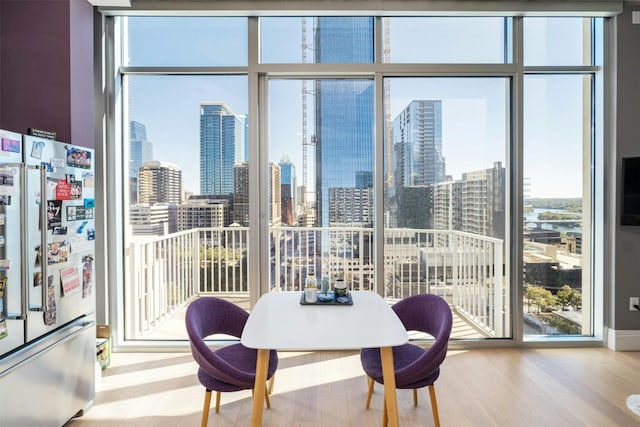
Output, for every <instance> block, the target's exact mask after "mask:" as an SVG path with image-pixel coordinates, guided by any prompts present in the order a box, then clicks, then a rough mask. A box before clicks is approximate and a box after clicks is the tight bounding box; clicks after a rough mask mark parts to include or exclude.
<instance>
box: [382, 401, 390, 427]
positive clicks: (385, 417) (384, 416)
mask: <svg viewBox="0 0 640 427" xmlns="http://www.w3.org/2000/svg"><path fill="white" fill-rule="evenodd" d="M388 425H389V413H388V412H387V399H386V398H385V399H382V427H387V426H388Z"/></svg>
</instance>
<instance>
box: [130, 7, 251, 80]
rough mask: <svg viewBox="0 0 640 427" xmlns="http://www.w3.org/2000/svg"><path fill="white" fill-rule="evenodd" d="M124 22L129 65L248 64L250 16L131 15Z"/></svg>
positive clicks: (192, 65)
mask: <svg viewBox="0 0 640 427" xmlns="http://www.w3.org/2000/svg"><path fill="white" fill-rule="evenodd" d="M123 25H124V26H125V32H126V37H125V39H124V40H125V46H124V57H123V64H124V65H127V66H135V67H151V66H161V67H205V66H210V67H212V66H246V65H247V46H248V44H247V18H228V17H224V18H221V17H189V16H181V17H175V16H174V17H166V16H164V17H162V16H130V17H127V18H125V19H124V20H123Z"/></svg>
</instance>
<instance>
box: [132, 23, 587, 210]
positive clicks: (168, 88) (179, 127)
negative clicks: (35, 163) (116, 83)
mask: <svg viewBox="0 0 640 427" xmlns="http://www.w3.org/2000/svg"><path fill="white" fill-rule="evenodd" d="M195 21H196V22H199V21H198V20H195ZM223 21H224V20H223ZM236 21H237V20H236ZM275 21H276V22H279V21H278V20H277V19H276V20H275ZM296 22H297V24H296ZM471 22H473V21H471ZM265 23H266V21H265ZM273 24H274V25H272V26H274V27H275V26H276V25H275V22H274V23H273ZM291 24H292V25H291V26H292V27H294V26H295V25H298V26H299V21H295V20H292V21H291ZM225 28H226V27H225ZM130 30H131V36H134V35H135V34H136V32H137V31H146V30H148V27H146V26H141V27H140V28H135V26H134V27H131V28H130ZM407 32H408V33H410V31H407ZM234 34H235V33H234ZM396 34H397V30H396V32H394V33H392V35H393V37H392V44H391V46H392V49H393V53H394V55H392V57H395V56H396V54H397V55H398V57H401V53H402V52H399V50H400V49H401V47H402V46H403V44H402V40H401V37H402V34H397V35H396ZM267 35H268V34H267ZM267 35H265V37H266V36H267ZM236 36H237V34H236ZM443 42H446V40H443ZM135 43H136V42H135V40H134V41H133V42H132V45H134V44H135ZM527 43H530V42H527ZM291 45H293V43H291ZM411 45H412V43H410V42H407V43H406V46H411ZM534 47H535V44H534V45H533V47H532V48H531V49H532V50H534V51H535V52H534V53H535V55H536V56H535V58H537V57H538V56H540V55H541V53H540V51H539V49H540V48H539V47H536V48H535V49H534ZM221 48H222V51H221V52H220V57H222V58H226V57H227V55H229V54H231V53H230V52H229V49H226V47H225V46H221ZM130 50H136V49H134V46H131V49H130ZM195 50H196V48H194V51H195ZM200 51H201V50H197V52H198V55H200ZM136 52H137V53H136V55H135V57H136V58H142V57H145V55H146V56H149V57H152V56H153V55H155V54H157V52H155V53H154V52H153V50H151V49H147V51H144V49H140V48H139V49H138V50H136ZM185 55H186V54H185ZM183 56H184V55H183ZM232 56H233V58H236V59H234V60H233V61H234V62H232V63H239V64H240V65H242V61H243V60H242V59H238V58H241V56H242V55H239V54H238V52H237V51H236V52H234V53H233V54H232ZM531 57H534V56H532V55H530V56H528V58H531ZM140 61H142V62H143V63H151V64H153V63H154V62H153V60H149V61H146V62H145V61H143V60H142V59H140ZM156 61H157V60H156ZM244 62H245V63H246V57H245V59H244ZM274 62H277V61H274ZM220 65H222V64H220ZM127 78H128V79H129V82H130V83H129V87H130V90H131V95H130V113H129V117H130V119H131V120H135V121H138V122H141V123H144V124H145V125H146V126H147V133H148V135H147V137H148V139H149V140H150V141H152V142H153V144H154V148H155V149H156V151H157V153H156V154H155V156H154V157H155V159H157V160H163V159H169V160H171V161H172V162H174V163H176V164H178V165H180V166H181V168H182V169H183V171H184V181H185V187H186V188H187V189H188V190H189V191H191V192H193V193H200V192H201V191H200V190H199V188H198V187H199V186H198V184H197V183H198V181H199V178H198V176H197V170H196V169H197V168H196V167H195V165H197V164H198V162H199V159H198V158H197V149H196V145H195V144H197V141H198V139H199V137H198V122H197V119H195V120H194V116H193V115H192V114H193V112H197V109H198V108H199V105H200V104H201V103H202V102H209V101H221V102H225V103H227V104H228V105H229V106H230V108H231V109H233V111H234V112H236V114H246V113H247V111H248V105H247V103H248V80H247V77H246V76H233V75H229V76H200V75H189V76H175V75H174V76H171V75H163V76H144V75H138V76H129V77H127ZM576 78H581V76H535V75H531V76H527V77H526V78H525V114H527V115H528V116H530V117H531V119H530V120H526V121H525V127H524V136H525V147H524V148H525V154H526V159H525V160H526V161H525V165H524V176H525V177H526V178H528V182H529V183H530V187H529V195H530V196H531V197H565V198H566V197H581V196H582V164H581V161H580V159H578V158H576V156H574V155H573V154H574V153H575V152H576V149H580V145H581V143H582V139H583V138H585V137H586V136H587V135H586V133H585V132H586V131H585V130H583V129H582V128H581V126H582V118H581V117H580V115H581V113H582V108H581V107H582V105H581V104H579V105H576V104H573V105H567V104H566V102H563V101H564V100H566V99H571V100H572V99H582V97H583V96H584V94H583V92H582V91H583V88H582V85H581V83H582V81H579V82H576V81H573V80H576ZM389 80H391V81H392V83H391V100H390V102H389V107H390V114H389V115H390V116H391V118H392V119H393V118H394V117H396V116H397V114H398V113H399V112H400V111H401V110H402V109H403V108H405V107H406V106H407V105H408V104H409V103H410V102H411V101H412V100H415V99H431V100H440V101H441V102H442V111H443V124H442V126H443V129H442V138H443V156H444V158H445V159H446V161H447V171H446V173H447V175H451V176H453V177H454V179H457V178H459V177H461V174H462V173H464V172H465V171H472V170H479V169H484V168H490V167H491V165H492V164H493V163H494V162H496V161H501V162H503V164H505V165H507V166H508V165H509V164H510V162H509V161H508V158H509V156H508V154H507V148H508V146H509V144H510V143H509V142H508V141H510V139H511V137H510V136H509V132H510V130H509V121H510V119H509V111H510V108H511V106H510V105H509V104H508V102H509V99H510V79H509V78H482V77H474V78H455V77H449V78H444V77H429V78H419V79H414V78H390V79H389ZM418 80H420V82H419V85H420V86H422V87H412V86H413V85H415V84H416V82H417V81H418ZM568 81H570V82H569V83H567V82H568ZM311 82H313V81H311ZM371 84H373V80H371ZM496 86H503V87H502V88H500V87H498V88H497V89H498V90H497V91H494V90H493V88H495V87H496ZM268 91H269V98H268V101H269V124H268V129H267V132H268V141H269V159H270V160H271V161H274V162H277V161H279V159H280V158H282V156H283V155H287V156H289V158H291V159H292V161H293V163H294V165H295V166H296V170H297V173H298V177H299V181H302V179H301V178H302V176H301V175H302V170H303V167H302V163H303V162H302V138H301V135H302V125H301V121H302V120H301V119H300V120H298V119H297V118H301V117H302V105H301V104H302V102H301V98H302V95H301V92H302V88H301V80H278V79H269V80H268ZM278 91H279V92H280V93H278ZM274 100H277V103H276V102H275V101H274ZM308 102H309V104H312V103H313V102H314V95H313V94H309V101H308ZM372 108H373V106H372ZM543 109H544V114H542V113H540V111H541V110H543ZM528 111H531V113H527V112H528ZM196 114H197V113H196ZM195 117H197V115H196V116H195ZM272 117H279V118H281V119H280V120H277V121H275V120H272ZM283 119H287V120H283ZM378 119H379V118H378V117H374V123H375V120H378ZM527 123H530V125H527ZM311 134H312V132H308V135H307V136H308V137H310V136H311ZM527 141H531V142H530V143H529V142H527ZM568 141H576V142H571V143H569V144H568V143H567V142H568ZM578 141H579V142H578ZM372 144H373V142H372ZM176 147H180V149H179V150H176ZM190 147H192V148H190ZM529 147H531V148H529ZM548 153H553V155H548ZM578 157H579V156H578ZM547 169H551V170H554V171H563V179H562V180H557V179H556V178H555V177H554V174H553V173H548V172H547Z"/></svg>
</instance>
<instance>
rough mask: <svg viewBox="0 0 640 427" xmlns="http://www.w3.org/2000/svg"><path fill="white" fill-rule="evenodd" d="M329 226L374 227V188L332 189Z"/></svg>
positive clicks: (330, 193)
mask: <svg viewBox="0 0 640 427" xmlns="http://www.w3.org/2000/svg"><path fill="white" fill-rule="evenodd" d="M329 225H330V226H332V227H340V226H355V227H373V188H371V187H358V188H356V187H346V188H337V187H333V188H330V189H329Z"/></svg>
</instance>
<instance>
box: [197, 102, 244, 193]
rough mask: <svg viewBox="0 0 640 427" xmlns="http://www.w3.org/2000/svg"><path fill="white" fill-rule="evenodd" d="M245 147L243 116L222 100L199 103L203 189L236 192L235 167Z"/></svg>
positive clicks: (240, 159) (203, 191)
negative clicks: (234, 190) (234, 182)
mask: <svg viewBox="0 0 640 427" xmlns="http://www.w3.org/2000/svg"><path fill="white" fill-rule="evenodd" d="M243 151H244V120H243V119H242V118H241V117H239V116H237V115H236V114H234V113H233V111H231V109H230V108H229V107H228V106H227V105H226V104H225V103H223V102H210V103H202V104H200V193H201V194H203V195H212V196H223V195H231V194H233V167H234V165H235V164H237V163H240V162H242V160H243V158H244V153H243Z"/></svg>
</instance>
